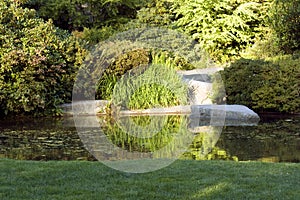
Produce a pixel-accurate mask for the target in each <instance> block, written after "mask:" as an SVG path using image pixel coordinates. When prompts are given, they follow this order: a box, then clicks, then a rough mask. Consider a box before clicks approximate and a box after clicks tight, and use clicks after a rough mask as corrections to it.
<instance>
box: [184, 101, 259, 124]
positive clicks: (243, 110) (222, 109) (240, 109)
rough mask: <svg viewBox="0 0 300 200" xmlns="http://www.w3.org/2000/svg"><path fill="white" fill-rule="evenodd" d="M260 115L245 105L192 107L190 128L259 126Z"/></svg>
mask: <svg viewBox="0 0 300 200" xmlns="http://www.w3.org/2000/svg"><path fill="white" fill-rule="evenodd" d="M259 120H260V118H259V116H258V114H256V113H255V112H254V111H252V110H251V109H249V108H248V107H246V106H243V105H192V106H191V114H190V127H199V126H207V125H211V126H224V125H225V126H252V125H257V123H258V122H259Z"/></svg>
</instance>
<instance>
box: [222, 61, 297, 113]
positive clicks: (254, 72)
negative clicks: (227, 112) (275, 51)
mask: <svg viewBox="0 0 300 200" xmlns="http://www.w3.org/2000/svg"><path fill="white" fill-rule="evenodd" d="M299 61H300V59H299V58H293V57H291V56H285V57H278V58H273V59H271V60H269V61H264V60H250V59H240V60H237V61H236V62H234V63H232V64H231V66H230V67H229V68H225V70H224V71H223V72H222V78H223V81H224V83H225V90H226V93H227V103H228V104H242V105H246V106H249V107H251V108H253V109H254V110H257V111H275V112H288V113H296V112H300V89H299V88H300V65H299V63H300V62H299Z"/></svg>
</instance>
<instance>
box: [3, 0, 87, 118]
mask: <svg viewBox="0 0 300 200" xmlns="http://www.w3.org/2000/svg"><path fill="white" fill-rule="evenodd" d="M0 13H1V16H0V32H1V34H0V63H1V66H0V111H1V114H10V113H14V114H21V113H34V114H42V113H45V112H50V113H56V112H57V111H58V109H57V106H58V105H59V104H61V103H63V102H65V101H68V100H70V98H71V92H72V87H73V80H74V76H75V74H76V71H77V69H78V66H79V65H80V64H81V62H82V60H83V56H84V54H85V53H84V52H85V50H84V49H82V47H81V45H80V43H79V42H78V41H77V40H75V39H74V38H73V37H71V36H70V35H69V34H68V33H67V32H65V31H62V30H59V29H57V28H56V27H54V26H53V24H52V22H51V21H48V22H44V21H43V20H41V19H39V18H36V15H35V11H34V10H29V9H27V8H25V9H23V8H21V7H19V3H18V2H17V1H13V0H3V1H1V2H0Z"/></svg>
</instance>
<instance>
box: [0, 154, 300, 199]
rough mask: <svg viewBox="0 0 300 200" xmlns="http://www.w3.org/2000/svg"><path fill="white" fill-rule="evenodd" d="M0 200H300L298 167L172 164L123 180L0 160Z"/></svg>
mask: <svg viewBox="0 0 300 200" xmlns="http://www.w3.org/2000/svg"><path fill="white" fill-rule="evenodd" d="M0 199H3V200H6V199H21V200H23V199H31V200H32V199H55V200H56V199H64V200H65V199H70V200H74V199H84V200H89V199H147V200H150V199H159V200H160V199H168V200H169V199H184V200H185V199H300V164H293V163H261V162H233V161H186V160H178V161H176V162H175V163H173V164H172V165H170V166H168V167H166V168H164V169H161V170H158V171H154V172H150V173H145V174H129V173H123V172H119V171H115V170H113V169H110V168H108V167H106V166H104V165H103V164H101V163H100V162H88V161H48V162H41V161H39V162H38V161H15V160H7V159H0Z"/></svg>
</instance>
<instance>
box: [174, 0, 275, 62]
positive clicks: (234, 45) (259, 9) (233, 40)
mask: <svg viewBox="0 0 300 200" xmlns="http://www.w3.org/2000/svg"><path fill="white" fill-rule="evenodd" d="M176 2H177V3H175V4H174V6H173V8H172V10H173V12H174V14H176V18H175V22H174V25H175V26H177V27H178V28H179V29H181V30H183V31H185V32H186V33H188V34H189V35H191V36H192V37H193V38H194V39H196V40H198V41H199V43H200V44H201V46H202V47H203V48H204V49H205V50H207V51H208V53H209V54H210V55H211V57H212V58H213V59H214V60H216V61H219V62H226V61H230V60H233V59H235V58H238V57H239V54H240V52H241V50H243V49H245V48H246V47H247V46H250V45H251V44H253V42H254V41H255V39H256V38H260V37H263V33H264V31H263V29H262V28H263V26H264V22H265V20H266V19H265V18H266V12H267V9H268V8H269V4H268V1H264V3H261V1H259V0H256V1H249V0H242V1H238V0H196V1H195V0H181V1H176Z"/></svg>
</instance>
